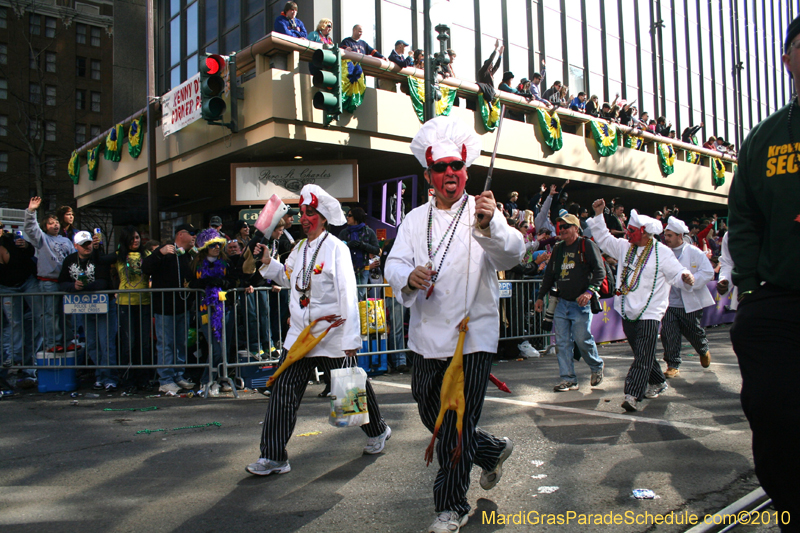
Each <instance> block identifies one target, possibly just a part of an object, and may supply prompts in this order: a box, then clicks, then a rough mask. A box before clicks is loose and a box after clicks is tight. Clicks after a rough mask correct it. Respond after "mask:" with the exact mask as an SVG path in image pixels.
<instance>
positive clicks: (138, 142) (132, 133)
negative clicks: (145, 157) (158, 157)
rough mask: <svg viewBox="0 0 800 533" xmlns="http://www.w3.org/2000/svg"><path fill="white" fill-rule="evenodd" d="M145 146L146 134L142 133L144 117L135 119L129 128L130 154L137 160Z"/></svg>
mask: <svg viewBox="0 0 800 533" xmlns="http://www.w3.org/2000/svg"><path fill="white" fill-rule="evenodd" d="M142 144H144V132H143V131H142V117H141V116H140V117H139V118H135V119H133V121H132V122H131V127H130V128H128V153H129V154H131V157H132V158H134V159H136V158H137V157H139V154H141V153H142Z"/></svg>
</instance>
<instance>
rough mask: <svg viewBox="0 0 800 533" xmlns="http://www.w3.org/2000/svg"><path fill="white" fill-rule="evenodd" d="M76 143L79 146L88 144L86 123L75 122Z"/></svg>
mask: <svg viewBox="0 0 800 533" xmlns="http://www.w3.org/2000/svg"><path fill="white" fill-rule="evenodd" d="M75 144H77V145H78V146H83V145H84V144H86V124H75Z"/></svg>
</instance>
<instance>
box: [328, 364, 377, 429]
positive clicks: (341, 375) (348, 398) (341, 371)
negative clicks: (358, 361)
mask: <svg viewBox="0 0 800 533" xmlns="http://www.w3.org/2000/svg"><path fill="white" fill-rule="evenodd" d="M328 422H329V423H330V424H331V425H332V426H334V427H337V428H344V427H349V426H363V425H364V424H369V410H368V409H367V373H366V372H365V371H364V369H363V368H361V367H358V366H352V367H347V368H335V369H333V370H331V414H330V416H329V417H328Z"/></svg>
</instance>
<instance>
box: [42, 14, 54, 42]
mask: <svg viewBox="0 0 800 533" xmlns="http://www.w3.org/2000/svg"><path fill="white" fill-rule="evenodd" d="M44 36H45V37H49V38H50V39H52V38H53V37H55V36H56V19H54V18H53V17H45V18H44Z"/></svg>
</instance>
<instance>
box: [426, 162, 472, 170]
mask: <svg viewBox="0 0 800 533" xmlns="http://www.w3.org/2000/svg"><path fill="white" fill-rule="evenodd" d="M466 165H467V164H466V163H464V162H463V161H459V160H456V161H450V162H449V163H434V164H432V165H431V166H430V167H428V168H430V169H431V170H433V171H434V172H444V171H445V170H447V167H450V168H452V169H453V170H454V171H456V172H458V171H459V170H461V169H462V168H464V167H465V166H466Z"/></svg>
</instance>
